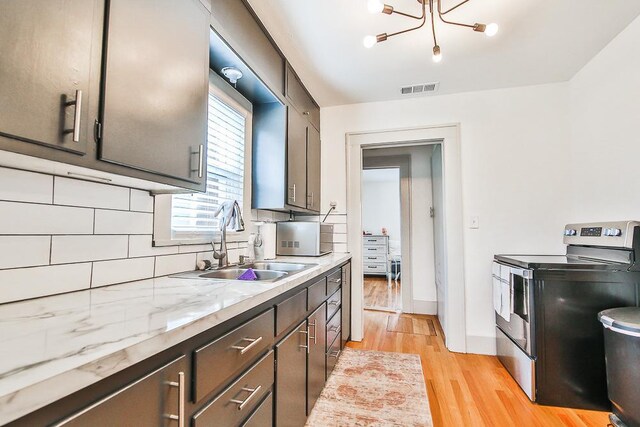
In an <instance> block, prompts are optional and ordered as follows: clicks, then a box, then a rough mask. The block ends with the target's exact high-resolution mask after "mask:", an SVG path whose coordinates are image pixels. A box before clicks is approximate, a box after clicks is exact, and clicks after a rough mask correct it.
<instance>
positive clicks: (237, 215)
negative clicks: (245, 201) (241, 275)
mask: <svg viewBox="0 0 640 427" xmlns="http://www.w3.org/2000/svg"><path fill="white" fill-rule="evenodd" d="M221 213H222V218H220V251H217V250H216V245H215V242H214V241H212V242H211V246H213V258H214V259H217V260H218V268H223V267H227V266H228V265H229V256H228V254H229V252H228V250H227V227H228V226H230V225H231V227H232V228H233V230H234V231H244V220H243V219H242V211H241V210H240V205H239V204H238V201H237V200H233V201H227V202H224V203H222V204H221V205H220V206H218V210H216V212H215V214H214V216H215V217H218V215H220V214H221Z"/></svg>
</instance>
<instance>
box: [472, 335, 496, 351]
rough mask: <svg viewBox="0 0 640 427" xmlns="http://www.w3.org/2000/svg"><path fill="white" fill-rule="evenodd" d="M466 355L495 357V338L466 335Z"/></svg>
mask: <svg viewBox="0 0 640 427" xmlns="http://www.w3.org/2000/svg"><path fill="white" fill-rule="evenodd" d="M467 353H473V354H487V355H489V356H495V355H496V337H486V336H478V335H467Z"/></svg>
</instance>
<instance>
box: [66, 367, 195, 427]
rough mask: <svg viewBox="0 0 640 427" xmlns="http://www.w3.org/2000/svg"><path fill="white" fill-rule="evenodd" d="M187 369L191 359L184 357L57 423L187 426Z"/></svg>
mask: <svg viewBox="0 0 640 427" xmlns="http://www.w3.org/2000/svg"><path fill="white" fill-rule="evenodd" d="M186 368H187V358H186V357H185V356H181V357H179V358H178V359H175V360H174V361H172V362H170V363H168V364H167V365H165V366H163V367H161V368H159V369H157V370H156V371H153V372H151V373H150V374H149V375H147V376H145V377H143V378H141V379H139V380H137V381H135V382H134V383H132V384H130V385H128V386H126V387H124V388H122V389H120V390H118V391H116V392H114V393H113V394H110V395H109V396H107V397H105V398H104V399H102V400H99V401H98V402H96V403H94V404H93V405H91V406H89V407H88V408H85V409H84V410H82V411H80V412H77V413H76V414H74V415H71V416H70V417H68V418H66V419H64V420H62V421H60V422H58V423H56V424H54V426H56V427H57V426H64V427H73V426H78V427H85V426H91V427H102V426H104V427H107V426H139V427H144V426H149V427H157V426H167V427H170V426H177V425H184V424H185V404H186V399H187V397H186V396H187V391H188V390H187V387H188V384H185V374H186Z"/></svg>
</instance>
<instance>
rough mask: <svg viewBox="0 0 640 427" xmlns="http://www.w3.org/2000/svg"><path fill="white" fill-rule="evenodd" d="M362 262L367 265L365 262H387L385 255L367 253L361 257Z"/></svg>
mask: <svg viewBox="0 0 640 427" xmlns="http://www.w3.org/2000/svg"><path fill="white" fill-rule="evenodd" d="M362 262H363V263H364V265H367V264H385V263H386V262H387V256H386V255H369V254H365V255H364V257H362Z"/></svg>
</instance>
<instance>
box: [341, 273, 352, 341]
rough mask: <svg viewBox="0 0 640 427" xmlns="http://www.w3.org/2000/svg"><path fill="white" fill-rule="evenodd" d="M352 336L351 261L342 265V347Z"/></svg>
mask: <svg viewBox="0 0 640 427" xmlns="http://www.w3.org/2000/svg"><path fill="white" fill-rule="evenodd" d="M350 338H351V263H349V264H346V265H345V266H344V267H342V348H344V345H345V344H346V343H347V341H349V339H350Z"/></svg>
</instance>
